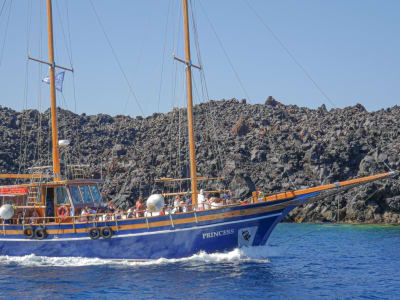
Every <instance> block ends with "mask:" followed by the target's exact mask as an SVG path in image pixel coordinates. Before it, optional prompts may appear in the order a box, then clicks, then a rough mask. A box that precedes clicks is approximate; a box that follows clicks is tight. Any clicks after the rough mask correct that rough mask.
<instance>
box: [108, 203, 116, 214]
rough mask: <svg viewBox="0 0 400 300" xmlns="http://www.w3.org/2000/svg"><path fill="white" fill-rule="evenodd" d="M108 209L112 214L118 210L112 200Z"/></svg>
mask: <svg viewBox="0 0 400 300" xmlns="http://www.w3.org/2000/svg"><path fill="white" fill-rule="evenodd" d="M108 209H109V210H110V211H111V212H114V211H115V210H116V207H115V205H114V203H113V202H112V201H111V200H110V201H109V202H108Z"/></svg>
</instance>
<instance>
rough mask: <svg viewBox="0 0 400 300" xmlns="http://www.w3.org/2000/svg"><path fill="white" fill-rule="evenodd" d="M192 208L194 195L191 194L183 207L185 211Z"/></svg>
mask: <svg viewBox="0 0 400 300" xmlns="http://www.w3.org/2000/svg"><path fill="white" fill-rule="evenodd" d="M191 210H192V197H191V196H190V195H189V196H187V197H186V200H185V206H184V207H183V211H184V212H189V211H191Z"/></svg>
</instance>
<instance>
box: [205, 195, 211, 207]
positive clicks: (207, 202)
mask: <svg viewBox="0 0 400 300" xmlns="http://www.w3.org/2000/svg"><path fill="white" fill-rule="evenodd" d="M210 199H211V198H210V195H207V197H206V201H205V202H204V209H210V208H211V201H210Z"/></svg>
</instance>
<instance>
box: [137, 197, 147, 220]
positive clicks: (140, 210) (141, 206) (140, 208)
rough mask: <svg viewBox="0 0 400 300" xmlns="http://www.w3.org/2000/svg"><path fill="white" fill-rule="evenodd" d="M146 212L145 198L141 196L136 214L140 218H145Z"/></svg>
mask: <svg viewBox="0 0 400 300" xmlns="http://www.w3.org/2000/svg"><path fill="white" fill-rule="evenodd" d="M145 210H146V206H145V204H144V203H143V198H142V196H139V199H138V201H136V212H137V215H138V217H139V218H140V217H144V211H145Z"/></svg>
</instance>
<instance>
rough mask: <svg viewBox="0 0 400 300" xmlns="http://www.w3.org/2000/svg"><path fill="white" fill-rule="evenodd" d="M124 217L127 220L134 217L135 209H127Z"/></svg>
mask: <svg viewBox="0 0 400 300" xmlns="http://www.w3.org/2000/svg"><path fill="white" fill-rule="evenodd" d="M126 217H127V218H128V219H129V218H135V217H136V209H135V207H131V208H129V209H128V211H127V215H126Z"/></svg>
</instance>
